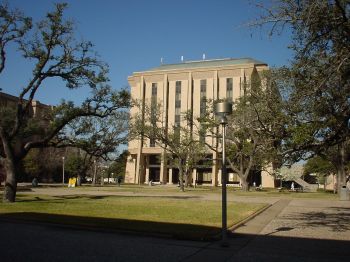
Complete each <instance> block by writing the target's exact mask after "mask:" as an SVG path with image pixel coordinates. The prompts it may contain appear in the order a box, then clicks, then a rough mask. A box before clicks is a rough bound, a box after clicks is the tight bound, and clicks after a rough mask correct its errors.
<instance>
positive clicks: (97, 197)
mask: <svg viewBox="0 0 350 262" xmlns="http://www.w3.org/2000/svg"><path fill="white" fill-rule="evenodd" d="M106 198H134V199H135V198H159V199H200V198H201V197H199V196H159V195H138V196H130V195H86V194H81V195H63V196H62V195H60V196H52V198H50V199H47V198H41V197H34V199H33V198H31V199H21V198H20V197H18V198H17V199H16V202H37V201H49V202H55V201H62V200H73V199H76V200H79V199H81V200H89V199H90V200H100V199H106Z"/></svg>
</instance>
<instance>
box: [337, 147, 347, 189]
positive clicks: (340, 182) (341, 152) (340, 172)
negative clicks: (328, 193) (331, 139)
mask: <svg viewBox="0 0 350 262" xmlns="http://www.w3.org/2000/svg"><path fill="white" fill-rule="evenodd" d="M338 159H339V165H337V192H338V193H339V192H340V189H341V188H342V186H346V172H345V143H344V142H342V143H341V144H339V145H338Z"/></svg>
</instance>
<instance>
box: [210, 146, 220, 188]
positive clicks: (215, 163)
mask: <svg viewBox="0 0 350 262" xmlns="http://www.w3.org/2000/svg"><path fill="white" fill-rule="evenodd" d="M217 158H218V153H216V152H213V165H212V172H211V185H212V186H217V185H218V160H217Z"/></svg>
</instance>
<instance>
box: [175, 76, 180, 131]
mask: <svg viewBox="0 0 350 262" xmlns="http://www.w3.org/2000/svg"><path fill="white" fill-rule="evenodd" d="M180 114H181V81H176V83H175V125H176V126H179V125H180Z"/></svg>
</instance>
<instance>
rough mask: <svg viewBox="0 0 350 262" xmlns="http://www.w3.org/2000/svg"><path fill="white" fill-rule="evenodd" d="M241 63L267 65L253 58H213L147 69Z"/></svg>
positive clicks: (172, 68)
mask: <svg viewBox="0 0 350 262" xmlns="http://www.w3.org/2000/svg"><path fill="white" fill-rule="evenodd" d="M240 64H254V65H267V63H265V62H262V61H259V60H255V59H253V58H224V59H213V60H199V61H187V62H182V63H178V64H163V65H161V66H158V67H154V68H151V69H149V70H147V71H164V70H176V69H179V70H181V69H192V68H207V67H221V66H230V65H240Z"/></svg>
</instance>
